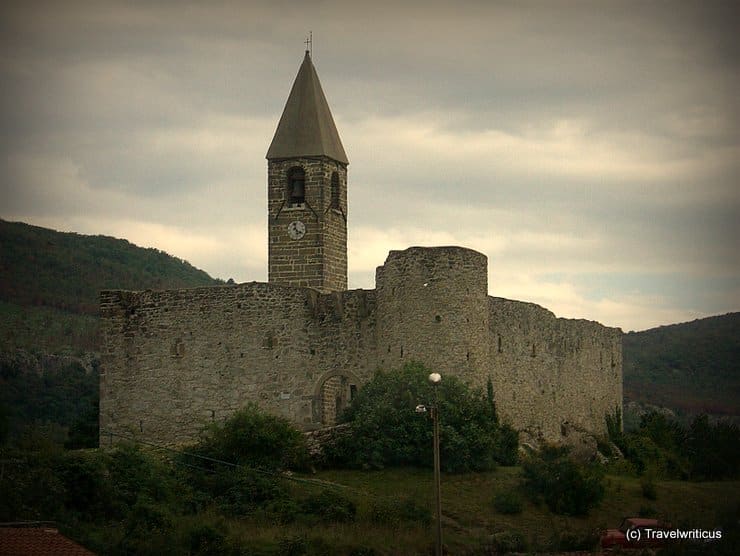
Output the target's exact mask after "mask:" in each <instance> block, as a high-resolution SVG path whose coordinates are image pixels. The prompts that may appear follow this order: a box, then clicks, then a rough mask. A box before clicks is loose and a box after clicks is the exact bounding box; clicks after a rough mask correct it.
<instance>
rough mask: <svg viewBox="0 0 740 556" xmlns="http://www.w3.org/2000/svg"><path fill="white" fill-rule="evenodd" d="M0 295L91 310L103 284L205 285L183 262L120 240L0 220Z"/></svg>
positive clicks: (36, 303)
mask: <svg viewBox="0 0 740 556" xmlns="http://www.w3.org/2000/svg"><path fill="white" fill-rule="evenodd" d="M0 246H2V249H0V299H2V300H5V301H8V302H11V303H14V304H17V305H25V306H28V305H33V306H45V307H55V308H57V309H62V310H65V311H71V312H75V313H82V314H88V315H96V314H97V312H98V292H99V291H100V290H105V289H129V290H141V289H147V288H151V289H162V288H191V287H196V286H209V285H213V284H216V283H217V281H216V280H214V279H213V278H211V277H210V276H208V274H206V273H205V272H203V271H202V270H198V269H197V268H195V267H194V266H192V265H191V264H190V263H188V262H187V261H183V260H181V259H178V258H177V257H172V256H170V255H168V254H167V253H164V252H163V251H160V250H158V249H143V248H141V247H137V246H136V245H133V244H132V243H129V242H128V241H126V240H125V239H115V238H112V237H106V236H85V235H80V234H76V233H62V232H56V231H54V230H49V229H46V228H40V227H38V226H30V225H28V224H23V223H20V222H6V221H4V220H0Z"/></svg>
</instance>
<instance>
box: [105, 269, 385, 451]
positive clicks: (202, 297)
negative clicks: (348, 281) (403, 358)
mask: <svg viewBox="0 0 740 556" xmlns="http://www.w3.org/2000/svg"><path fill="white" fill-rule="evenodd" d="M373 307H374V295H373V292H364V291H362V290H358V291H348V292H342V293H336V294H328V295H320V294H318V293H317V292H316V291H314V290H311V289H308V288H295V287H285V286H280V285H275V284H264V283H249V284H241V285H237V286H223V287H215V288H214V287H211V288H198V289H192V290H171V291H145V292H126V291H108V292H103V293H102V294H101V311H102V316H103V319H102V321H103V341H104V345H105V351H104V353H103V356H102V359H103V360H102V371H101V384H100V425H101V444H105V443H107V442H108V441H110V440H111V438H110V437H106V434H105V432H106V431H111V432H113V433H117V434H126V435H131V434H133V435H136V436H137V437H139V438H141V439H144V440H152V441H156V442H163V443H166V444H182V443H186V442H189V441H191V440H193V439H195V438H196V437H197V434H198V433H199V431H200V430H201V428H202V427H203V425H204V424H207V423H208V422H209V421H212V420H220V419H224V418H225V417H227V416H228V415H230V414H231V413H233V412H234V411H236V410H237V409H239V408H241V407H243V406H244V405H245V404H246V403H247V402H249V401H255V402H257V403H258V404H259V405H260V406H261V407H262V408H264V409H266V410H268V411H270V412H272V413H275V414H278V415H283V416H285V417H287V418H289V419H291V420H292V421H294V422H295V423H297V424H298V425H299V426H302V427H303V428H313V427H315V426H319V425H320V420H321V413H322V409H321V405H322V404H321V400H319V399H317V397H316V395H317V391H319V388H320V386H321V382H322V381H324V380H327V379H328V378H331V376H332V374H338V371H340V370H341V374H343V375H344V376H347V377H349V381H348V384H349V383H351V382H355V383H356V382H358V381H359V377H362V378H363V379H364V380H367V377H368V376H369V375H370V373H371V370H374V363H373V361H374V354H375V345H374V343H373V342H372V338H373V337H374V333H373V328H374V322H373V319H372V310H373ZM317 419H318V420H319V422H317ZM112 440H114V441H115V438H112Z"/></svg>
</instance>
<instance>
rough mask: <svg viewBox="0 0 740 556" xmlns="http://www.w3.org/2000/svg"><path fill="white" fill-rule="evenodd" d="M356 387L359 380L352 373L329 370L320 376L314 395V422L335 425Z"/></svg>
mask: <svg viewBox="0 0 740 556" xmlns="http://www.w3.org/2000/svg"><path fill="white" fill-rule="evenodd" d="M358 387H359V381H358V380H357V377H355V376H354V375H353V374H352V373H348V372H345V371H330V372H328V373H326V374H325V375H324V376H322V377H321V378H320V379H319V382H318V384H317V386H316V392H315V395H314V402H315V403H314V422H315V423H317V424H320V425H321V426H324V427H329V426H332V425H336V423H337V420H338V418H339V417H340V416H341V414H342V411H344V409H345V408H346V407H347V406H348V405H349V402H351V401H352V399H353V398H354V397H355V394H356V393H357V389H358Z"/></svg>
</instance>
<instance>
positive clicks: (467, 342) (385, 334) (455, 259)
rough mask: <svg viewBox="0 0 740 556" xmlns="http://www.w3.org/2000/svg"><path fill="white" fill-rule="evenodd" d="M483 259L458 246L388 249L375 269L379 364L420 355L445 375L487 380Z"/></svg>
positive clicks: (399, 363)
mask: <svg viewBox="0 0 740 556" xmlns="http://www.w3.org/2000/svg"><path fill="white" fill-rule="evenodd" d="M486 261H487V259H486V257H485V255H482V254H481V253H478V252H476V251H473V250H472V249H464V248H462V247H435V248H429V247H411V248H409V249H406V250H404V251H391V252H390V254H389V255H388V258H387V260H386V262H385V264H384V265H383V266H381V267H378V269H377V271H376V287H377V296H378V317H377V320H378V346H379V349H380V351H379V353H378V363H379V365H380V366H381V367H384V368H397V367H400V366H402V365H403V363H404V362H406V361H412V360H418V361H422V362H423V363H425V364H426V365H427V366H429V367H430V368H433V369H434V370H436V371H438V372H440V373H442V374H443V375H444V374H453V375H456V376H459V377H461V378H464V379H466V380H467V381H468V382H470V383H472V384H476V385H480V384H481V381H482V383H483V384H485V380H486V378H485V377H486V374H487V373H486V371H487V368H488V357H489V356H488V349H489V346H488V344H489V342H488V319H489V314H488V308H487V301H486V300H487V296H488V283H487V281H488V278H487V262H486Z"/></svg>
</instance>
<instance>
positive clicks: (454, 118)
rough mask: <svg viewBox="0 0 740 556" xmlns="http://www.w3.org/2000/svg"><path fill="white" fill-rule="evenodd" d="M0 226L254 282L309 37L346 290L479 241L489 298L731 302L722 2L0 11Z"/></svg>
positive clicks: (732, 76)
mask: <svg viewBox="0 0 740 556" xmlns="http://www.w3.org/2000/svg"><path fill="white" fill-rule="evenodd" d="M0 14H1V16H0V25H1V26H2V32H1V33H0V78H1V79H2V88H1V89H0V98H1V99H2V100H1V105H0V118H1V120H2V127H1V130H2V135H1V139H0V148H1V149H2V155H3V160H4V164H3V165H2V167H0V172H2V176H1V177H0V217H1V218H3V219H6V220H15V221H24V222H28V223H32V224H36V225H41V226H47V227H51V228H55V229H57V230H63V231H76V232H80V233H86V234H105V235H113V236H116V237H123V238H127V239H129V240H130V241H132V242H134V243H136V244H138V245H142V246H152V247H157V248H160V249H162V250H165V251H167V252H168V253H170V254H173V255H177V256H179V257H181V258H184V259H187V260H188V261H190V262H191V263H192V264H194V265H196V266H197V267H199V268H202V269H204V270H206V271H207V272H208V273H210V274H211V275H212V276H216V277H220V278H224V279H227V278H232V277H233V278H234V279H235V280H237V281H239V282H241V281H251V280H258V281H264V280H266V278H267V270H266V267H267V221H266V194H267V192H266V168H267V166H266V161H265V153H266V151H267V147H268V146H269V143H270V140H271V139H272V135H273V133H274V131H275V127H276V125H277V122H278V119H279V117H280V114H281V112H282V108H283V105H284V103H285V100H286V99H287V96H288V93H289V91H290V87H291V84H292V82H293V79H294V77H295V75H296V72H297V71H298V67H299V66H300V63H301V61H302V58H303V50H304V44H303V41H304V39H305V37H306V35H307V34H308V32H309V30H310V31H313V38H314V42H313V60H314V64H315V66H316V68H317V71H318V73H319V76H320V78H321V81H322V84H323V88H324V91H325V93H326V95H327V98H328V100H329V103H330V106H331V108H332V111H333V114H334V118H335V120H336V123H337V127H338V129H339V132H340V135H341V137H342V141H343V143H344V147H345V150H346V151H347V154H348V157H349V159H350V167H349V202H350V207H349V273H350V275H349V281H350V287H351V288H371V287H373V285H374V272H375V267H376V266H378V265H379V264H382V263H383V261H384V259H385V257H386V254H387V252H388V251H389V250H391V249H403V248H405V247H408V246H411V245H463V246H468V247H471V248H474V249H477V250H479V251H481V252H483V253H485V254H486V255H487V256H488V260H489V267H490V268H489V291H490V293H491V294H492V295H496V296H501V297H508V298H512V299H520V300H526V301H534V302H536V303H539V304H541V305H543V306H545V307H547V308H549V309H551V310H552V311H554V312H555V313H556V314H557V315H558V316H564V317H575V318H588V319H593V320H599V321H601V322H603V323H605V324H609V325H613V326H620V327H622V328H623V329H624V330H625V331H627V330H641V329H644V328H649V327H652V326H656V325H660V324H668V323H673V322H681V321H685V320H691V319H694V318H697V317H702V316H708V315H712V314H718V313H724V312H728V311H734V310H740V254H739V250H738V237H740V233H739V232H740V188H739V187H738V186H739V185H740V184H738V176H740V125H739V124H740V101H738V96H739V95H738V90H740V87H739V85H740V38H738V35H739V34H738V32H737V29H738V28H740V19H739V18H738V10H737V5H736V4H735V3H734V2H724V3H720V2H711V1H709V2H706V1H704V2H690V3H680V2H651V3H647V2H636V3H631V2H626V1H617V2H603V3H599V2H591V1H589V2H565V1H548V0H542V1H541V2H513V1H509V2H484V1H479V2H472V1H468V2H466V1H457V2H454V3H453V2H444V3H443V2H434V1H430V0H424V1H414V2H404V3H398V2H383V1H374V2H357V3H354V2H351V1H347V0H345V1H337V2H333V1H327V2H298V1H284V2H281V1H275V0H273V1H271V2H249V1H243V2H171V3H167V2H152V1H147V2H123V1H121V2H105V1H100V0H98V1H95V2H89V3H85V2H74V1H69V0H67V1H65V2H63V3H60V2H57V1H54V2H49V3H44V2H37V1H28V0H26V1H24V2H22V3H17V4H16V5H13V4H12V3H8V2H5V3H3V7H2V8H0Z"/></svg>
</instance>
